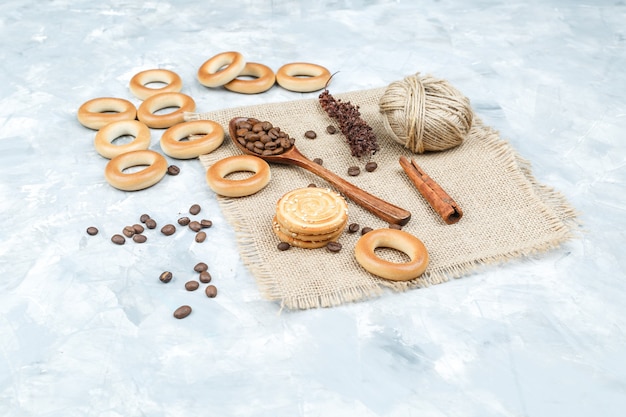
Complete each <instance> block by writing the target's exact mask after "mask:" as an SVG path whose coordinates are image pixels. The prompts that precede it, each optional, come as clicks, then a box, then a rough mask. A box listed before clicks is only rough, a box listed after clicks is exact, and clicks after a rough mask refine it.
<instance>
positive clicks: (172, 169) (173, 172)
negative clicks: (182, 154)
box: [167, 165, 180, 175]
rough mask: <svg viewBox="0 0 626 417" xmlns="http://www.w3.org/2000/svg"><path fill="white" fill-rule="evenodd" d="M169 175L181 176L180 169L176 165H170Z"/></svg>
mask: <svg viewBox="0 0 626 417" xmlns="http://www.w3.org/2000/svg"><path fill="white" fill-rule="evenodd" d="M167 174H168V175H178V174H180V168H178V167H177V166H176V165H170V166H168V167H167Z"/></svg>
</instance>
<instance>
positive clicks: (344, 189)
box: [228, 117, 411, 225]
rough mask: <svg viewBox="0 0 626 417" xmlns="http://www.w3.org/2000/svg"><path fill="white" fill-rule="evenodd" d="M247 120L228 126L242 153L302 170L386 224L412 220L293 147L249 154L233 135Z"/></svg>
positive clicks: (238, 118) (234, 141)
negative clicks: (272, 151)
mask: <svg viewBox="0 0 626 417" xmlns="http://www.w3.org/2000/svg"><path fill="white" fill-rule="evenodd" d="M247 119H248V118H247V117H236V118H234V119H232V120H231V121H230V122H229V123H228V133H229V135H230V138H231V140H232V141H233V143H234V144H235V146H236V147H237V148H239V149H240V150H241V151H242V152H243V153H245V154H248V155H254V156H257V157H259V158H262V159H264V160H266V161H267V162H273V163H276V164H286V165H296V166H299V167H301V168H304V169H306V170H307V171H310V172H312V173H313V174H315V175H317V176H319V177H320V178H323V179H324V180H326V181H327V182H328V183H329V184H331V185H332V186H333V187H334V188H335V189H337V191H339V192H340V193H342V194H343V195H345V196H346V197H347V198H349V199H350V200H352V201H353V202H355V203H356V204H358V205H359V206H361V207H363V208H364V209H366V210H367V211H369V212H370V213H372V214H374V215H376V216H377V217H379V218H381V219H382V220H384V221H386V222H388V223H391V224H398V225H405V224H407V223H408V221H409V220H410V219H411V213H410V212H409V211H407V210H404V209H402V208H400V207H397V206H395V205H393V204H391V203H389V202H387V201H385V200H382V199H380V198H378V197H375V196H373V195H371V194H369V193H368V192H366V191H364V190H362V189H360V188H359V187H357V186H355V185H354V184H352V183H350V182H348V181H346V180H344V179H343V178H341V177H340V176H339V175H337V174H335V173H333V172H331V171H329V170H328V169H326V168H324V167H323V166H321V165H320V164H318V163H315V162H313V161H311V160H310V159H308V158H307V157H306V156H304V155H303V154H302V153H300V151H299V150H298V149H297V148H296V147H295V145H294V146H292V147H291V148H289V149H287V150H286V151H285V152H283V153H281V154H278V155H260V154H257V153H255V152H252V151H250V150H249V149H247V148H246V147H245V146H243V145H242V144H240V143H239V142H238V141H237V133H236V132H237V124H238V123H239V122H241V121H244V120H247Z"/></svg>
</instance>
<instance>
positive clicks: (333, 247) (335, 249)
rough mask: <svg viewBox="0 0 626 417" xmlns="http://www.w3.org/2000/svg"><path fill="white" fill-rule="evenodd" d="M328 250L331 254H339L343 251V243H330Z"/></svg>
mask: <svg viewBox="0 0 626 417" xmlns="http://www.w3.org/2000/svg"><path fill="white" fill-rule="evenodd" d="M326 249H328V251H329V252H339V251H341V243H339V242H328V243H327V244H326Z"/></svg>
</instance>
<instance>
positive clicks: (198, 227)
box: [189, 220, 202, 232]
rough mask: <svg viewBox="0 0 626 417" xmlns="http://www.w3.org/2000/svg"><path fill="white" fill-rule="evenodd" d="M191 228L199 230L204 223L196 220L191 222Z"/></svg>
mask: <svg viewBox="0 0 626 417" xmlns="http://www.w3.org/2000/svg"><path fill="white" fill-rule="evenodd" d="M189 228H190V229H191V230H193V231H194V232H199V231H200V229H202V225H201V224H200V222H197V221H195V220H194V221H192V222H190V223H189Z"/></svg>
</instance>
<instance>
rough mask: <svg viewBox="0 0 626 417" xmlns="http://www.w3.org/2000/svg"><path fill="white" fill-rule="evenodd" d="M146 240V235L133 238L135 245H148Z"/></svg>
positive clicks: (137, 235)
mask: <svg viewBox="0 0 626 417" xmlns="http://www.w3.org/2000/svg"><path fill="white" fill-rule="evenodd" d="M146 240H148V238H147V237H146V235H142V234H136V235H134V236H133V241H134V242H135V243H146Z"/></svg>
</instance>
